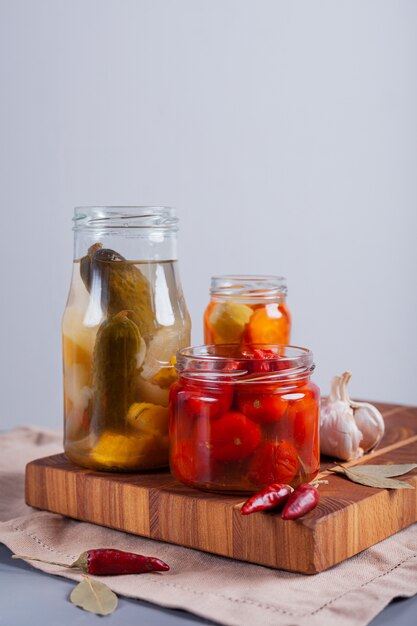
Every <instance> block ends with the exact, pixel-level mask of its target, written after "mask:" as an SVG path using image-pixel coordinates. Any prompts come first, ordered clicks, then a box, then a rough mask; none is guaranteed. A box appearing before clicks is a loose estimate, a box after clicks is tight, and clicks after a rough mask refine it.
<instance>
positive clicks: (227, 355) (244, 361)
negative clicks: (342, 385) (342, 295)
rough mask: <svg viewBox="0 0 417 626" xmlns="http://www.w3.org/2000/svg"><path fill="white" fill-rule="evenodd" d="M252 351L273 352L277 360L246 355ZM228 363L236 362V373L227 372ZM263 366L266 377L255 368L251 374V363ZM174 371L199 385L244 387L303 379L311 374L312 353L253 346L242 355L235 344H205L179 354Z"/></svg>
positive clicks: (266, 345) (312, 368)
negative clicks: (199, 382)
mask: <svg viewBox="0 0 417 626" xmlns="http://www.w3.org/2000/svg"><path fill="white" fill-rule="evenodd" d="M255 349H262V350H269V351H272V352H275V354H276V358H274V357H271V356H270V355H269V356H268V357H267V359H265V358H264V357H256V356H255V357H254V356H252V355H251V354H249V353H250V352H251V351H252V352H253V350H255ZM245 352H246V354H245ZM231 362H238V365H239V369H228V368H227V366H228V364H230V363H231ZM265 362H267V363H268V364H270V365H271V371H269V372H267V373H265V371H260V370H259V369H258V368H255V369H256V370H257V371H254V368H253V364H254V363H256V364H259V363H265ZM278 366H279V368H278ZM274 367H277V369H274ZM176 369H177V371H178V372H179V374H180V375H181V376H186V377H187V378H192V379H193V380H200V381H202V382H208V381H212V382H219V381H221V382H222V383H223V382H230V383H245V384H247V383H250V382H254V383H259V382H260V381H265V382H266V383H268V382H269V383H270V382H273V381H282V380H284V379H285V380H291V381H293V380H294V381H295V380H299V379H301V378H306V377H308V376H310V374H311V373H312V372H313V371H314V369H315V364H314V360H313V353H312V351H311V350H309V349H308V348H302V347H300V346H293V345H280V344H252V345H250V346H247V348H245V347H244V348H243V351H242V348H241V346H239V345H238V344H208V345H200V346H189V347H187V348H182V349H181V350H178V352H177V362H176Z"/></svg>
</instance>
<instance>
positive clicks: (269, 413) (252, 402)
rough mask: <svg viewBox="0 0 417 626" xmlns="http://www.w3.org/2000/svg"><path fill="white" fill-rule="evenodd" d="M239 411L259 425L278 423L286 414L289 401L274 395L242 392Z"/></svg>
mask: <svg viewBox="0 0 417 626" xmlns="http://www.w3.org/2000/svg"><path fill="white" fill-rule="evenodd" d="M238 405H239V409H240V410H241V411H242V413H244V414H245V415H246V416H247V417H249V419H251V420H253V421H254V422H256V423H257V424H271V423H273V422H277V421H278V420H279V419H280V418H281V417H282V416H283V415H284V413H285V411H286V410H287V407H288V401H287V400H283V399H282V398H281V396H280V395H278V394H272V393H257V392H256V391H253V392H245V391H243V392H240V393H239V395H238Z"/></svg>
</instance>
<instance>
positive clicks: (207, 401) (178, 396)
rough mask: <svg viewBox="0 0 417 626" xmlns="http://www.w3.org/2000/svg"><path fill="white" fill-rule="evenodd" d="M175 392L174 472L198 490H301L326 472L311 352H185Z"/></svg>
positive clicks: (223, 347)
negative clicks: (272, 486)
mask: <svg viewBox="0 0 417 626" xmlns="http://www.w3.org/2000/svg"><path fill="white" fill-rule="evenodd" d="M176 367H177V370H178V373H179V379H178V381H177V382H176V383H175V384H174V385H173V386H172V388H171V392H170V428H169V432H170V443H171V452H170V465H171V471H172V473H173V474H174V475H175V477H176V478H177V479H178V480H179V481H181V482H183V483H185V484H187V485H190V486H192V487H196V488H198V489H203V490H206V491H215V492H227V493H239V492H242V493H250V492H256V491H259V490H260V489H262V488H264V487H266V486H268V485H270V484H272V483H276V482H278V483H287V484H290V485H291V486H292V487H296V486H298V485H299V484H301V483H304V482H309V481H311V480H312V479H313V478H314V477H315V476H316V474H317V472H318V470H319V463H320V456H319V402H320V392H319V389H318V387H316V385H314V384H313V383H312V382H311V380H310V376H311V373H312V371H313V369H314V364H313V355H312V353H311V352H310V351H309V350H306V349H304V348H296V347H292V346H265V345H262V346H258V347H254V346H252V347H251V348H248V349H242V348H241V347H240V346H237V345H217V346H215V345H209V346H200V347H195V348H193V347H191V348H185V349H184V350H180V351H179V352H178V355H177V365H176Z"/></svg>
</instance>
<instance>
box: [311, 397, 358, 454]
mask: <svg viewBox="0 0 417 626" xmlns="http://www.w3.org/2000/svg"><path fill="white" fill-rule="evenodd" d="M361 439H362V433H361V431H360V430H359V428H358V427H357V425H356V422H355V420H354V417H353V411H352V409H351V407H350V406H349V405H348V404H347V403H346V402H343V401H337V402H331V401H330V398H329V400H327V401H323V403H322V408H321V412H320V451H321V453H322V454H326V455H327V456H332V457H336V458H338V459H340V460H342V461H348V460H349V459H356V458H359V457H361V456H362V455H363V449H362V448H361V447H360V443H361Z"/></svg>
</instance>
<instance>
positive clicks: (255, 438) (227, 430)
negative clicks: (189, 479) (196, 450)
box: [207, 411, 261, 461]
mask: <svg viewBox="0 0 417 626" xmlns="http://www.w3.org/2000/svg"><path fill="white" fill-rule="evenodd" d="M260 440H261V431H260V429H259V426H258V425H257V424H254V423H253V422H252V421H251V420H249V419H248V418H247V417H245V415H243V414H242V413H238V412H237V411H229V412H228V413H225V414H224V415H223V416H222V417H219V418H218V419H217V420H214V421H213V422H212V424H211V427H210V431H209V440H208V441H207V444H208V447H209V448H210V450H211V457H212V458H213V459H215V460H216V461H238V460H239V459H243V458H244V457H246V456H249V455H250V454H252V452H253V451H254V450H255V448H256V447H257V446H258V444H259V442H260Z"/></svg>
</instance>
